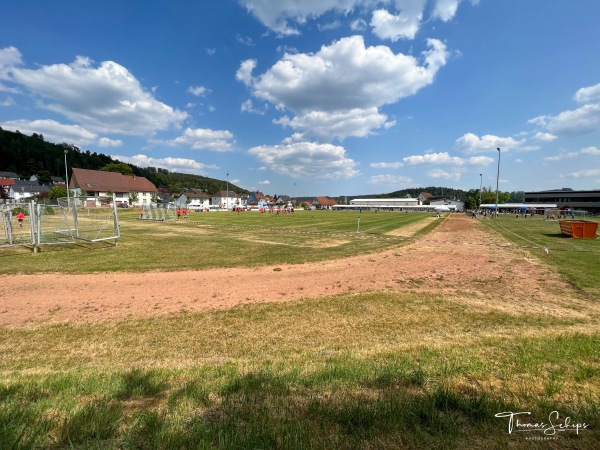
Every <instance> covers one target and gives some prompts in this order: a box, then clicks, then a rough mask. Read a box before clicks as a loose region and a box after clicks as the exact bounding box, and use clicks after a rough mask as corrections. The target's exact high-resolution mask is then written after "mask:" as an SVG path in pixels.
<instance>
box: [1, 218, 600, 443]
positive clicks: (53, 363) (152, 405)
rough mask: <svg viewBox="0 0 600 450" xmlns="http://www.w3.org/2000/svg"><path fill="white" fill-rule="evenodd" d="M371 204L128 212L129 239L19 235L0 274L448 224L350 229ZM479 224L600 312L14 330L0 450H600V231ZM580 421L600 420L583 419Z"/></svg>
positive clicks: (267, 315) (306, 258)
mask: <svg viewBox="0 0 600 450" xmlns="http://www.w3.org/2000/svg"><path fill="white" fill-rule="evenodd" d="M358 217H359V215H358V214H354V213H331V212H298V213H296V215H295V216H284V217H279V218H276V217H269V216H266V217H260V216H259V215H258V214H255V213H244V214H241V215H239V216H237V215H236V214H233V213H231V214H229V213H215V214H212V213H209V214H204V213H197V214H192V215H191V216H190V219H187V220H188V221H189V222H187V223H185V222H183V221H182V222H183V223H179V224H167V223H164V224H150V223H141V222H139V221H136V220H135V217H134V215H133V212H132V213H130V215H127V214H125V215H122V216H121V225H122V236H123V238H122V240H121V242H120V244H119V245H118V246H117V247H110V246H108V245H107V244H93V245H88V244H86V245H84V246H79V247H75V248H69V249H67V248H59V247H52V248H50V249H48V250H44V251H43V252H42V253H40V254H37V255H32V254H28V253H26V251H24V250H18V249H17V250H15V249H10V250H7V251H5V252H3V253H0V260H1V261H2V264H1V269H0V270H1V271H2V273H3V274H4V275H3V276H10V274H12V273H38V272H63V273H64V272H66V273H86V272H97V271H133V272H139V271H151V270H197V269H204V268H211V267H233V266H253V265H261V264H281V263H300V262H311V261H320V260H324V259H328V258H340V257H345V256H351V255H356V254H359V253H365V252H378V251H381V250H383V249H386V248H389V247H392V246H399V245H404V244H405V243H407V242H412V240H405V239H404V238H401V237H399V236H398V233H392V231H393V230H397V229H398V228H402V227H411V229H413V233H415V232H416V233H417V234H416V235H414V237H413V238H414V239H419V238H422V237H425V236H426V235H425V233H426V232H427V231H428V230H430V229H431V228H433V227H434V226H435V223H439V222H435V223H433V224H428V225H427V226H425V228H424V229H421V230H419V231H416V230H417V229H418V224H417V225H416V224H415V223H416V222H419V221H422V222H421V223H422V224H425V223H426V222H425V221H426V220H427V219H428V217H429V216H427V215H420V214H395V213H379V214H377V213H362V215H360V217H361V222H360V231H361V232H360V233H357V232H356V231H357V225H358ZM482 226H484V227H486V229H487V230H488V232H489V233H491V234H495V233H501V234H502V235H504V236H506V238H507V239H508V240H509V241H510V242H512V243H513V244H515V245H519V246H521V245H523V246H527V247H530V246H533V245H535V246H536V248H524V249H523V250H522V251H523V252H524V253H525V254H527V255H529V257H531V258H537V259H539V260H541V261H543V263H544V264H546V263H547V264H551V265H552V266H554V267H556V269H557V270H558V271H559V272H560V273H561V275H562V276H563V277H565V279H567V280H568V281H569V283H571V284H572V285H573V286H574V287H575V289H576V290H577V292H579V294H578V295H581V296H583V297H584V298H585V299H586V301H587V302H589V303H590V304H592V305H596V306H593V307H591V308H590V310H589V311H581V312H582V313H584V314H580V315H577V316H572V317H571V316H564V317H563V316H560V315H549V314H541V313H539V312H527V310H525V311H524V312H522V313H520V314H518V315H517V314H511V313H506V312H502V311H499V310H498V311H496V310H493V309H486V310H485V311H478V310H476V309H473V308H470V307H469V306H468V305H467V304H466V303H462V302H461V301H460V298H458V299H457V298H452V299H450V298H447V297H446V296H444V295H442V294H441V293H437V292H435V291H431V292H427V293H419V294H416V293H414V292H411V291H410V290H407V291H406V292H404V291H400V292H396V291H394V292H392V291H381V292H357V293H349V294H344V295H339V296H335V297H327V298H322V299H307V300H302V301H296V302H289V303H283V304H274V303H272V304H268V303H267V304H262V305H247V306H241V307H236V308H232V309H228V310H222V311H213V312H206V313H201V314H183V315H181V316H177V317H170V318H154V319H144V320H139V319H131V320H126V321H119V322H103V323H96V324H86V325H84V324H62V325H50V326H35V327H25V328H4V329H1V332H0V348H1V349H2V350H1V351H0V374H1V380H2V381H1V382H0V449H4V448H78V449H80V448H86V449H104V448H120V449H145V448H148V449H150V448H157V449H173V448H179V449H187V448H205V449H209V448H211V449H212V448H218V449H221V448H222V449H270V448H278V449H307V448H314V449H388V448H419V449H420V448H433V449H448V448H457V449H463V448H486V447H487V448H492V449H495V448H544V449H545V448H556V449H558V448H560V449H562V448H581V449H587V448H590V449H591V448H597V443H598V442H599V441H600V420H599V418H600V316H599V314H598V309H597V303H596V302H597V301H598V299H599V292H600V291H599V286H598V285H599V284H600V282H599V281H598V280H599V279H600V277H599V276H598V275H599V273H598V270H599V269H598V267H600V247H599V243H600V242H599V240H593V241H592V240H576V239H566V238H562V237H561V236H559V235H558V231H557V230H558V224H556V223H554V224H552V223H549V222H543V221H542V220H539V221H538V220H531V221H527V222H526V221H525V220H521V219H518V220H517V219H514V218H511V217H508V216H506V217H502V216H501V217H500V218H499V219H498V220H496V221H492V220H489V221H486V222H485V223H482ZM412 227H416V228H412ZM413 233H408V234H413ZM332 242H334V243H335V245H333V244H332ZM539 246H543V247H547V248H549V249H550V251H551V256H545V253H544V252H543V251H540V249H539ZM191 255H193V256H191ZM198 255H200V256H201V257H199V256H198ZM564 300H565V302H568V301H569V300H570V299H569V298H565V299H564ZM522 301H523V303H524V304H525V305H526V304H527V302H528V299H527V298H523V299H522ZM506 411H513V412H525V411H527V412H531V416H525V415H521V416H518V418H519V419H520V420H521V423H527V424H531V423H534V422H541V421H543V422H545V423H546V425H548V424H549V421H550V420H552V421H553V423H554V424H555V425H556V426H557V427H556V428H555V429H554V431H555V433H554V434H552V431H553V429H552V428H548V427H545V428H546V431H547V432H546V433H544V432H541V431H538V432H535V431H531V432H523V431H517V429H515V430H514V431H513V433H512V434H509V432H508V428H509V421H508V419H507V418H498V417H495V415H496V414H498V413H501V412H506ZM552 411H557V413H558V414H559V417H558V418H556V417H554V418H552V417H549V415H550V414H551V413H552ZM566 417H570V419H566ZM534 418H535V419H534ZM515 420H516V419H515ZM576 423H580V424H583V423H585V425H587V427H586V428H582V429H580V430H579V431H578V432H576V430H575V429H574V428H573V426H574V425H575V424H576ZM561 424H562V425H563V428H560V427H559V425H561ZM582 426H583V425H582ZM521 430H523V428H521Z"/></svg>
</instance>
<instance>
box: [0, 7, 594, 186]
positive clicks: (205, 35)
mask: <svg viewBox="0 0 600 450" xmlns="http://www.w3.org/2000/svg"><path fill="white" fill-rule="evenodd" d="M2 9H3V11H2V19H1V20H0V22H1V26H0V126H1V127H2V128H4V129H6V130H17V129H18V130H19V131H21V132H22V133H25V134H32V133H41V134H43V135H44V138H45V140H47V141H50V142H56V143H59V142H67V143H70V144H74V145H76V146H78V147H79V148H81V149H82V150H91V151H93V152H94V151H95V152H99V153H104V154H108V155H111V156H113V157H115V158H118V159H120V160H121V161H125V162H130V163H132V164H136V165H138V166H142V167H145V166H154V167H162V168H166V169H168V170H171V171H175V172H184V173H195V174H200V175H205V176H209V177H212V178H217V179H223V180H224V179H228V180H229V181H230V182H232V183H235V184H237V185H239V186H242V187H244V188H246V189H250V190H261V191H262V192H264V193H265V194H271V195H273V194H288V195H295V196H312V195H331V196H338V195H353V194H354V195H356V194H377V193H383V192H391V191H394V190H398V189H404V188H411V187H420V186H447V187H451V188H460V189H465V190H468V189H478V188H479V185H480V182H482V183H483V186H484V187H492V188H493V189H495V185H496V175H497V164H498V156H499V155H498V151H497V150H496V148H498V147H499V148H500V149H501V154H500V156H501V160H500V189H501V190H503V191H518V190H525V191H532V190H542V189H555V188H562V187H571V188H573V189H600V39H599V36H600V35H599V34H598V19H600V1H598V0H577V1H571V0H387V1H374V0H203V1H200V0H197V1H191V0H190V1H186V0H178V1H175V0H173V1H166V0H164V1H156V0H144V1H138V0H128V1H122V0H103V1H102V2H81V1H72V0H59V1H55V2H48V1H47V0H20V1H18V2H8V3H7V4H5V5H3V8H2ZM0 169H1V168H0ZM227 174H228V175H227ZM480 174H481V176H480Z"/></svg>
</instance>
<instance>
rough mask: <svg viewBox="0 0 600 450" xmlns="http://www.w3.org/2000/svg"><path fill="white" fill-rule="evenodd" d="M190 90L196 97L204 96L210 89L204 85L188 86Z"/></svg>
mask: <svg viewBox="0 0 600 450" xmlns="http://www.w3.org/2000/svg"><path fill="white" fill-rule="evenodd" d="M188 92H189V93H190V94H192V95H195V96H196V97H204V96H205V95H206V94H208V93H209V92H210V91H209V90H208V89H206V88H205V87H204V86H190V87H189V88H188Z"/></svg>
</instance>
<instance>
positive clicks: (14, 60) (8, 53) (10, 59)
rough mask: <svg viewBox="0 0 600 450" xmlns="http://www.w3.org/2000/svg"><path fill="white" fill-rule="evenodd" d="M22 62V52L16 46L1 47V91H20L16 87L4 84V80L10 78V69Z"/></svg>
mask: <svg viewBox="0 0 600 450" xmlns="http://www.w3.org/2000/svg"><path fill="white" fill-rule="evenodd" d="M21 64H23V60H22V56H21V52H20V51H19V50H18V49H17V48H16V47H6V48H0V92H3V91H4V92H12V93H17V92H18V90H17V89H16V88H14V87H9V86H6V85H4V84H3V83H2V81H3V80H4V81H7V80H10V70H11V69H13V68H14V67H18V66H20V65H21Z"/></svg>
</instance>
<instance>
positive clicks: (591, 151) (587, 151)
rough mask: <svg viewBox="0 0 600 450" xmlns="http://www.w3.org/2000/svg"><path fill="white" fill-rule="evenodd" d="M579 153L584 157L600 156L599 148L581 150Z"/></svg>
mask: <svg viewBox="0 0 600 450" xmlns="http://www.w3.org/2000/svg"><path fill="white" fill-rule="evenodd" d="M581 153H583V154H584V155H600V148H598V147H586V148H582V149H581Z"/></svg>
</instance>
